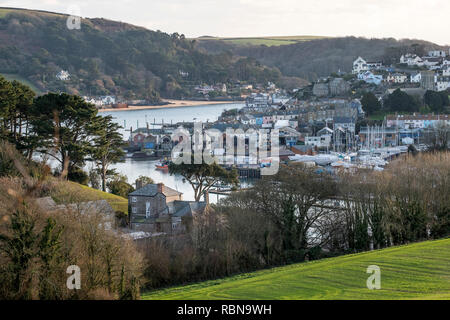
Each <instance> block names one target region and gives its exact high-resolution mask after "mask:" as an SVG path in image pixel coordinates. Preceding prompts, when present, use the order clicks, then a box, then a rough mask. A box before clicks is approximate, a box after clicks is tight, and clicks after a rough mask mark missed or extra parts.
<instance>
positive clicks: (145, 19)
mask: <svg viewBox="0 0 450 320" xmlns="http://www.w3.org/2000/svg"><path fill="white" fill-rule="evenodd" d="M71 5H77V6H78V7H79V9H80V12H81V16H83V17H90V18H92V17H102V18H107V19H112V20H118V21H123V22H128V23H132V24H135V25H139V26H144V27H146V28H148V29H152V30H161V31H165V32H169V33H172V32H179V33H184V34H185V35H186V36H187V37H198V36H202V35H212V36H223V37H247V36H287V35H323V36H348V35H354V36H364V37H377V38H379V37H394V38H416V39H423V40H429V41H433V42H436V43H438V44H441V45H445V44H450V1H449V0H426V1H425V0H220V1H219V0H119V1H111V0H97V1H96V0H89V1H87V0H85V1H70V0H69V1H67V0H14V1H12V0H11V1H9V0H0V6H3V7H4V6H6V7H20V8H29V9H41V10H48V11H56V12H62V13H70V10H73V9H71Z"/></svg>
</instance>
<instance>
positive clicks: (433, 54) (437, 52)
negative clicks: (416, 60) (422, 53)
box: [428, 50, 447, 58]
mask: <svg viewBox="0 0 450 320" xmlns="http://www.w3.org/2000/svg"><path fill="white" fill-rule="evenodd" d="M428 56H429V57H437V58H445V57H446V56H447V53H446V52H445V51H442V50H434V51H428Z"/></svg>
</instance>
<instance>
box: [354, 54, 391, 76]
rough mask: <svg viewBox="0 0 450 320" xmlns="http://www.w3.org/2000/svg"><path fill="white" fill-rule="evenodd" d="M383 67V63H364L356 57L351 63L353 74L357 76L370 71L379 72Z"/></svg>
mask: <svg viewBox="0 0 450 320" xmlns="http://www.w3.org/2000/svg"><path fill="white" fill-rule="evenodd" d="M382 67H383V63H382V62H380V61H366V60H365V59H363V58H361V57H358V58H357V59H356V60H355V61H354V62H353V71H352V73H353V74H359V73H362V72H365V71H370V70H379V69H381V68H382Z"/></svg>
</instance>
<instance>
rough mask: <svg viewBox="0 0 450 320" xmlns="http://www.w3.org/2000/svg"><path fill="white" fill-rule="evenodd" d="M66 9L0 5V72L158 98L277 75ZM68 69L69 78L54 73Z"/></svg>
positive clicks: (56, 86)
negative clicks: (76, 21)
mask: <svg viewBox="0 0 450 320" xmlns="http://www.w3.org/2000/svg"><path fill="white" fill-rule="evenodd" d="M67 19H68V16H67V15H63V14H57V13H49V12H42V11H32V10H22V9H8V8H3V9H0V73H2V74H5V75H7V76H8V77H9V78H10V79H21V80H23V79H25V80H26V81H29V83H30V84H32V85H33V86H35V87H36V88H37V89H38V90H39V91H42V92H47V91H52V92H66V93H70V94H78V95H91V96H98V95H117V96H120V97H124V98H125V99H146V100H148V101H150V102H158V101H159V98H160V96H163V97H167V98H180V97H183V96H189V94H190V92H189V88H192V87H193V86H194V85H196V84H200V83H203V82H205V83H208V84H214V83H224V82H228V81H247V82H250V83H251V82H254V83H264V82H267V81H272V82H277V81H278V80H279V78H280V76H281V74H280V72H279V71H278V70H277V69H276V68H268V67H265V66H263V65H262V64H260V63H259V62H258V61H256V60H255V59H252V58H242V57H236V56H234V55H232V54H230V53H222V54H219V55H211V54H208V53H205V52H201V51H199V50H198V49H197V48H196V47H195V41H192V40H188V39H186V38H185V37H184V35H182V34H178V33H174V34H167V33H164V32H161V31H150V30H147V29H145V28H141V27H137V26H133V25H129V24H125V23H122V22H115V21H109V20H105V19H81V29H79V30H77V29H73V30H70V29H69V28H68V27H67ZM61 70H65V71H68V73H69V74H70V78H69V79H67V80H59V79H57V77H56V75H57V74H58V73H59V72H60V71H61Z"/></svg>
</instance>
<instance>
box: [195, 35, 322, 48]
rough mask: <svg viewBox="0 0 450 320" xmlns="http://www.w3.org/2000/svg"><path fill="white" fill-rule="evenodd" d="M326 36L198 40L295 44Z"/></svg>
mask: <svg viewBox="0 0 450 320" xmlns="http://www.w3.org/2000/svg"><path fill="white" fill-rule="evenodd" d="M324 38H326V37H320V36H286V37H249V38H219V37H202V38H197V39H196V40H198V41H208V40H221V41H225V42H231V43H233V44H238V45H247V46H248V45H251V46H259V45H266V46H269V47H270V46H282V45H288V44H294V43H298V42H304V41H310V40H314V39H324Z"/></svg>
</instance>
